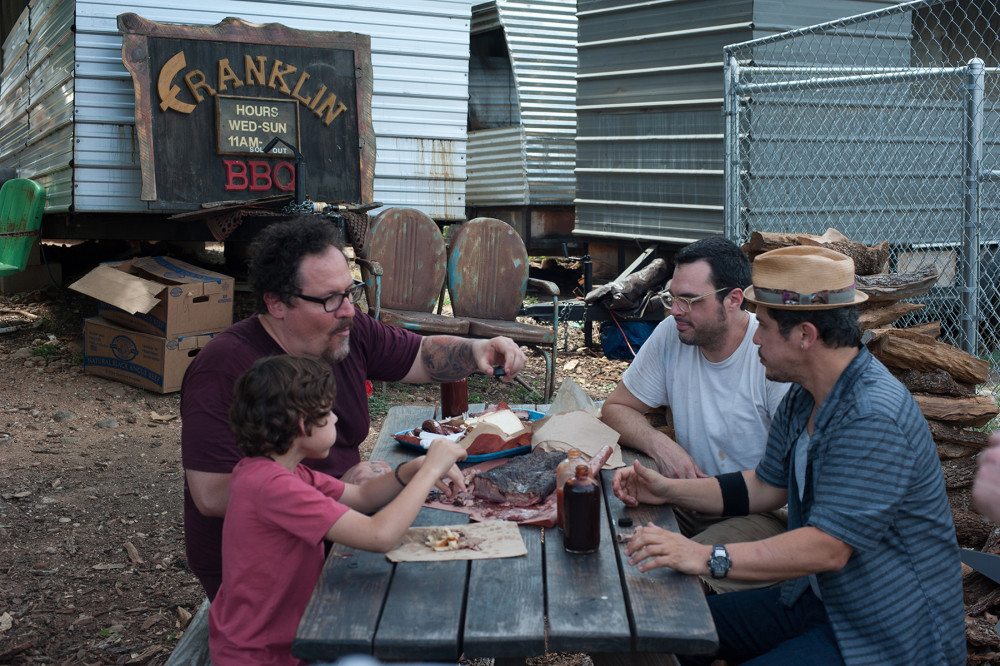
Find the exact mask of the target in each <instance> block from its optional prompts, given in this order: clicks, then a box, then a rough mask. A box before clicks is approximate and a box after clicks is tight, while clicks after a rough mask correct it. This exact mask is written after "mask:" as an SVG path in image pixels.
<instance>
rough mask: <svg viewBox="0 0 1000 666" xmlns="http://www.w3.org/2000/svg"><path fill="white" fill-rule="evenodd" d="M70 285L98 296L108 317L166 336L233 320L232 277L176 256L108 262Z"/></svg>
mask: <svg viewBox="0 0 1000 666" xmlns="http://www.w3.org/2000/svg"><path fill="white" fill-rule="evenodd" d="M69 288H70V289H73V290H75V291H78V292H80V293H82V294H87V295H88V296H93V297H94V298H96V299H98V300H99V301H100V303H99V304H98V308H97V314H98V315H100V316H101V317H103V318H104V319H105V320H107V321H111V322H114V323H116V324H119V325H121V326H125V327H126V328H130V329H132V330H135V331H141V332H143V333H151V334H153V335H159V336H162V337H164V338H181V337H185V336H189V335H199V334H202V333H214V332H217V331H220V330H222V329H224V328H227V327H228V326H229V325H230V324H232V323H233V289H234V280H233V278H231V277H229V276H228V275H223V274H221V273H214V272H212V271H208V270H205V269H203V268H199V267H197V266H192V265H191V264H188V263H186V262H183V261H181V260H179V259H172V258H171V257H138V258H135V259H129V260H128V261H117V262H108V263H104V264H101V265H100V266H98V267H97V268H95V269H94V270H92V271H90V272H89V273H87V274H86V275H84V276H83V277H82V278H80V279H79V280H77V281H76V282H74V283H73V284H71V285H70V286H69Z"/></svg>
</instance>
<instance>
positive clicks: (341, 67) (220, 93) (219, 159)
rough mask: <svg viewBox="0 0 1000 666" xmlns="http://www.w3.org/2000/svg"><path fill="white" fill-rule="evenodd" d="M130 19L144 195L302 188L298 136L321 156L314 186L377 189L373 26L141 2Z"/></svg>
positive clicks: (354, 199)
mask: <svg viewBox="0 0 1000 666" xmlns="http://www.w3.org/2000/svg"><path fill="white" fill-rule="evenodd" d="M118 26H119V29H120V30H121V31H122V59H123V60H124V62H125V66H126V67H127V68H128V70H129V72H131V74H132V80H133V82H134V84H135V92H136V109H135V118H136V134H137V138H138V143H139V158H140V166H141V170H142V199H143V200H145V201H148V202H150V208H151V209H160V210H190V209H194V208H198V207H200V206H202V205H203V204H208V203H212V202H218V201H240V200H244V199H246V200H250V199H256V198H260V197H267V196H271V195H276V194H282V193H292V192H294V191H295V187H296V180H297V178H298V174H297V173H296V161H295V158H294V152H293V151H292V150H291V149H290V148H288V147H287V146H294V147H295V149H296V150H298V151H299V153H300V154H301V155H302V157H303V159H304V160H305V162H306V164H308V166H309V168H308V171H307V174H308V175H307V178H308V180H307V181H306V182H305V183H304V186H305V195H306V196H307V197H308V198H310V199H312V200H313V201H325V202H335V201H343V202H348V203H366V202H369V201H371V197H372V178H373V172H374V163H375V139H374V132H373V131H372V125H371V90H372V76H371V45H370V39H369V38H368V36H367V35H358V34H356V33H344V32H317V31H307V30H294V29H291V28H288V27H286V26H283V25H280V24H276V23H269V24H266V25H258V24H253V23H247V22H246V21H243V20H241V19H237V18H227V19H225V20H223V21H222V22H221V23H219V24H218V25H215V26H194V25H178V24H171V23H158V22H155V21H148V20H146V19H143V18H141V17H139V16H137V15H135V14H131V13H129V14H121V15H119V17H118ZM274 139H280V141H278V142H276V143H275V147H274V148H273V149H272V150H271V151H269V152H267V153H265V152H264V148H265V147H266V146H267V145H268V144H269V143H270V142H271V141H272V140H274ZM304 171H305V170H304Z"/></svg>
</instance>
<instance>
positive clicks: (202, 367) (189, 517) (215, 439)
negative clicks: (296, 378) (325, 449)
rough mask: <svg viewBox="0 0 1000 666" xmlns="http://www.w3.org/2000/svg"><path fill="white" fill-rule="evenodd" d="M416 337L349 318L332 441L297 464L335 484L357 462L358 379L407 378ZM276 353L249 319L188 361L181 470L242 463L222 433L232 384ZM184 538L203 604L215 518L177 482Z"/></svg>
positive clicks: (211, 585)
mask: <svg viewBox="0 0 1000 666" xmlns="http://www.w3.org/2000/svg"><path fill="white" fill-rule="evenodd" d="M420 340H421V337H420V336H419V335H417V334H415V333H411V332H410V331H406V330H404V329H401V328H396V327H394V326H387V325H385V324H380V323H379V322H377V321H375V320H374V319H372V318H371V317H369V316H368V315H366V314H364V313H362V312H360V311H356V312H355V313H354V327H353V328H352V329H351V336H350V353H349V354H348V356H347V358H346V359H344V360H343V361H341V362H340V363H337V364H334V365H333V366H332V367H333V374H334V376H335V377H336V379H337V401H336V404H335V405H334V407H333V411H334V413H335V414H336V415H337V418H338V421H337V441H336V442H335V443H334V445H333V448H332V449H330V455H329V456H327V457H326V458H325V459H324V460H304V461H303V464H305V465H308V466H309V467H312V468H313V469H318V470H320V471H322V472H326V473H327V474H330V475H332V476H336V477H339V476H340V475H341V474H343V473H344V472H346V471H347V470H348V469H350V468H351V467H353V466H354V465H356V464H357V463H358V462H360V461H361V455H360V453H358V447H359V446H360V445H361V442H363V441H364V440H365V437H367V436H368V430H369V426H370V425H371V423H370V418H369V412H368V393H367V391H366V389H365V380H366V379H372V380H376V381H399V380H400V379H402V378H403V377H404V376H405V375H406V373H407V372H408V371H409V369H410V366H412V365H413V360H414V359H415V358H416V355H417V351H418V350H419V348H420ZM283 353H284V350H282V349H281V347H280V346H279V345H278V343H277V342H275V341H274V339H273V338H272V337H271V336H270V335H268V333H267V331H266V330H264V327H263V326H262V325H261V323H260V320H259V319H258V317H257V315H253V316H251V317H249V318H247V319H244V320H243V321H240V322H237V323H235V324H233V325H232V326H230V327H229V328H227V329H226V330H225V331H223V332H222V333H220V334H219V335H217V336H215V338H214V339H213V340H212V341H211V342H209V343H208V344H207V345H205V347H204V348H203V349H202V350H201V351H200V352H199V353H198V355H197V356H195V358H194V361H192V363H191V365H190V367H188V370H187V372H186V373H185V374H184V382H183V384H182V385H181V418H182V419H183V422H182V425H181V457H182V462H183V465H184V468H185V469H191V470H195V471H199V472H214V473H221V474H229V473H230V472H232V469H233V467H234V466H235V465H236V463H237V462H238V461H239V460H240V459H241V458H242V457H243V454H242V453H241V452H240V449H239V447H238V446H237V444H236V440H235V438H234V437H233V433H232V431H231V430H230V429H229V407H230V405H231V404H232V401H233V389H234V387H235V386H236V380H237V379H238V378H239V377H240V376H241V375H242V374H243V373H244V372H246V371H247V370H249V369H250V366H251V365H253V364H254V362H255V361H256V360H257V359H259V358H263V357H266V356H275V355H277V354H283ZM184 539H185V544H186V548H187V558H188V565H189V566H190V567H191V570H192V571H193V572H194V573H195V575H196V576H197V577H198V579H199V580H200V581H201V583H202V585H203V586H204V587H205V591H206V592H207V593H208V596H209V598H210V599H211V598H214V597H215V593H216V591H217V590H218V589H219V585H220V584H221V582H222V518H213V517H208V516H204V515H202V513H201V512H200V511H198V508H197V507H196V506H195V504H194V500H193V499H192V498H191V493H190V491H189V490H188V487H187V482H186V481H185V483H184Z"/></svg>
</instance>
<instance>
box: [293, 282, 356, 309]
mask: <svg viewBox="0 0 1000 666" xmlns="http://www.w3.org/2000/svg"><path fill="white" fill-rule="evenodd" d="M364 288H365V283H364V282H360V281H358V280H355V281H354V284H353V285H351V288H350V289H348V290H347V291H345V292H343V293H341V292H338V293H336V294H330V295H329V296H327V297H326V298H320V297H319V296H306V295H305V294H292V296H296V297H297V298H301V299H302V300H303V301H309V302H310V303H319V304H320V305H322V306H323V309H324V310H325V311H327V312H336V311H337V310H338V309H339V308H340V306H341V305H343V304H344V299H345V298H346V299H347V300H348V301H349V302H350V303H351V305H353V304H355V303H357V302H358V301H360V300H361V295H362V294H363V293H364Z"/></svg>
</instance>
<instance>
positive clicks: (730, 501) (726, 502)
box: [715, 472, 750, 516]
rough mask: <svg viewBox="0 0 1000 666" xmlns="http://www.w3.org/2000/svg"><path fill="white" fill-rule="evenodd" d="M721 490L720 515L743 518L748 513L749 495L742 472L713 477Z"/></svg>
mask: <svg viewBox="0 0 1000 666" xmlns="http://www.w3.org/2000/svg"><path fill="white" fill-rule="evenodd" d="M715 478H716V479H717V480H718V482H719V488H720V489H721V490H722V515H723V516H745V515H747V514H749V513H750V494H749V492H748V491H747V481H746V479H744V478H743V473H742V472H729V473H728V474H719V475H718V476H716V477H715Z"/></svg>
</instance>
